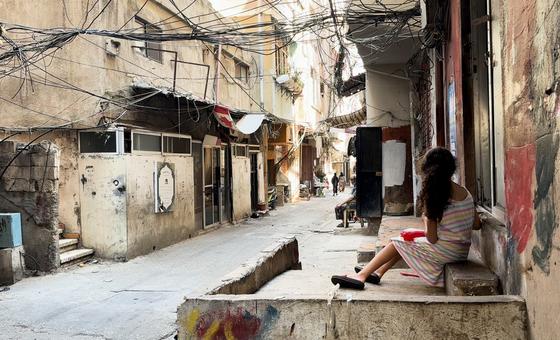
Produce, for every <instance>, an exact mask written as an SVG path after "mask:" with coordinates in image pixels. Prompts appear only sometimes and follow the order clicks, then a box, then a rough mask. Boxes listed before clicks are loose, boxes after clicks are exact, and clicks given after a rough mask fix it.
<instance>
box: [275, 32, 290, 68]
mask: <svg viewBox="0 0 560 340" xmlns="http://www.w3.org/2000/svg"><path fill="white" fill-rule="evenodd" d="M275 30H277V31H279V30H280V28H279V27H278V26H276V28H275ZM281 33H282V32H278V34H279V35H281ZM275 48H276V52H275V54H274V57H275V64H276V74H277V75H282V74H288V73H290V70H289V65H288V41H287V40H286V39H283V38H277V39H276V42H275Z"/></svg>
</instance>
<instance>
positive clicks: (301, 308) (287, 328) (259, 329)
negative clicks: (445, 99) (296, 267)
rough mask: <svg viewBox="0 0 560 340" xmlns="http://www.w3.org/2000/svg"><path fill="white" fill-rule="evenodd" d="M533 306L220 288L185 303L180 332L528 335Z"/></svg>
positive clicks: (183, 335) (511, 299) (513, 301)
mask: <svg viewBox="0 0 560 340" xmlns="http://www.w3.org/2000/svg"><path fill="white" fill-rule="evenodd" d="M526 324H527V313H526V308H525V302H524V300H523V299H521V298H519V297H515V296H489V297H484V298H482V297H455V296H449V297H448V296H414V297H413V296H411V297H405V296H385V297H377V298H372V299H360V300H350V301H347V300H346V299H337V298H334V299H333V300H332V301H331V302H330V303H329V302H328V300H327V298H326V297H325V296H305V297H298V298H297V299H293V298H291V299H284V298H282V299H276V298H274V297H273V296H268V297H266V296H259V298H258V299H257V298H256V297H254V296H250V295H235V296H231V295H228V296H225V295H213V296H205V297H201V298H192V299H187V300H186V301H185V302H184V303H183V304H182V305H181V306H180V307H179V308H178V319H177V326H178V330H179V333H178V336H179V339H190V338H202V337H205V336H208V337H209V338H222V337H223V338H225V336H224V335H225V334H233V336H234V337H235V338H239V339H247V338H251V339H252V338H260V339H284V338H287V337H293V338H294V339H336V338H340V339H409V338H412V339H477V338H479V339H526V338H527V328H526Z"/></svg>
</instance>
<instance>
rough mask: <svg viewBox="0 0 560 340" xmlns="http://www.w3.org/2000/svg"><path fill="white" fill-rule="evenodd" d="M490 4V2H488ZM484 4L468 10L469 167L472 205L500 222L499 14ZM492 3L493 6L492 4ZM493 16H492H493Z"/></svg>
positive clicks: (502, 194) (502, 199)
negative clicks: (471, 148) (471, 138)
mask: <svg viewBox="0 0 560 340" xmlns="http://www.w3.org/2000/svg"><path fill="white" fill-rule="evenodd" d="M488 3H490V2H488ZM488 3H487V2H481V3H480V4H477V5H476V6H472V7H471V9H470V11H471V13H470V17H471V18H472V23H471V26H470V34H469V36H470V39H471V42H470V51H469V52H470V60H469V61H470V69H469V71H470V81H471V82H472V84H471V86H470V88H472V94H471V95H470V97H471V98H472V101H469V102H468V103H467V104H469V105H472V112H473V116H472V125H473V126H472V127H473V135H474V155H473V163H474V168H475V170H476V171H475V173H476V177H475V178H474V182H475V183H474V184H475V187H476V195H475V196H476V201H477V203H478V204H479V205H481V206H483V207H485V208H486V209H488V210H489V211H490V212H491V213H492V214H493V215H494V216H496V217H498V218H499V219H502V220H503V219H504V211H505V208H504V207H505V187H504V156H503V150H504V144H503V112H502V106H501V105H500V103H501V88H502V84H501V78H502V77H501V73H500V72H501V65H499V62H501V60H502V58H501V57H500V55H499V53H500V50H499V48H493V46H501V42H500V41H499V40H500V39H501V38H500V36H501V34H500V32H499V30H500V27H499V24H497V23H499V22H500V20H492V21H488V20H485V21H481V20H480V18H487V17H491V18H495V17H496V16H497V15H499V14H498V13H499V11H494V10H493V9H491V8H489V7H487V4H488ZM492 3H494V2H492ZM494 12H496V13H494Z"/></svg>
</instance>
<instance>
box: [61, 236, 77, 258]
mask: <svg viewBox="0 0 560 340" xmlns="http://www.w3.org/2000/svg"><path fill="white" fill-rule="evenodd" d="M58 249H59V251H60V253H61V254H62V253H66V252H69V251H71V250H74V249H78V240H77V239H72V238H61V239H58Z"/></svg>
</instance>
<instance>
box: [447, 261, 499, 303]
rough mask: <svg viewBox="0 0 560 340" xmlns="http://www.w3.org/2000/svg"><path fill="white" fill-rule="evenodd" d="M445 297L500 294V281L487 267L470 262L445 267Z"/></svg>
mask: <svg viewBox="0 0 560 340" xmlns="http://www.w3.org/2000/svg"><path fill="white" fill-rule="evenodd" d="M445 290H446V292H447V295H454V296H485V295H498V294H500V280H499V279H498V276H497V275H496V274H494V273H493V272H492V271H491V270H490V269H488V268H487V267H485V266H483V265H481V264H478V263H474V262H471V261H465V262H456V263H450V264H447V265H446V266H445Z"/></svg>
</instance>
